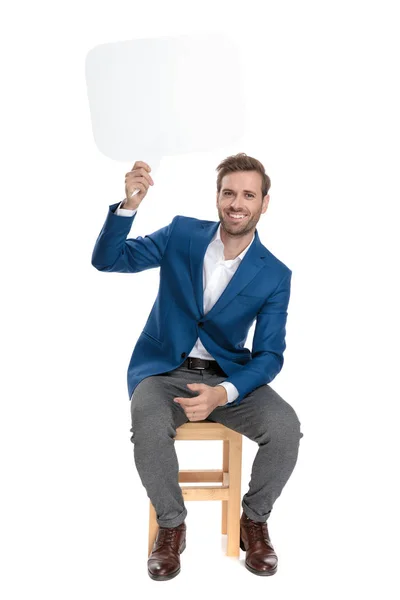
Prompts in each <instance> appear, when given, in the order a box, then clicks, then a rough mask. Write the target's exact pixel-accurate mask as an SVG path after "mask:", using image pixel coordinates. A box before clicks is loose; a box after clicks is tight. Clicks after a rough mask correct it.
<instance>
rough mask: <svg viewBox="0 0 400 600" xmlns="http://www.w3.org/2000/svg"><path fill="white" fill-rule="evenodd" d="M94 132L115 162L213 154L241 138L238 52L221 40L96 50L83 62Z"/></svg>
mask: <svg viewBox="0 0 400 600" xmlns="http://www.w3.org/2000/svg"><path fill="white" fill-rule="evenodd" d="M85 71H86V84H87V93H88V99H89V105H90V115H91V121H92V130H93V135H94V139H95V142H96V145H97V147H98V149H99V150H100V152H102V153H103V154H105V155H106V156H108V157H109V158H112V159H113V160H117V161H124V162H126V161H129V162H133V161H136V160H144V161H145V162H147V163H148V164H149V165H150V166H151V168H152V174H154V171H155V170H156V169H157V168H158V166H159V164H160V161H161V159H162V158H163V157H164V156H170V155H177V154H178V155H179V154H187V153H190V152H201V151H204V152H206V151H211V150H215V149H217V148H220V147H222V146H229V145H230V144H232V143H234V142H236V141H238V140H239V139H240V138H241V137H242V136H243V131H244V111H245V104H244V98H243V92H242V76H241V65H240V55H239V49H238V46H237V45H236V44H235V43H234V41H233V40H231V39H230V38H228V37H226V36H223V35H222V34H215V33H212V34H196V35H190V36H184V35H182V36H174V37H160V38H151V39H138V40H131V41H125V42H116V43H110V44H101V45H99V46H96V47H95V48H93V49H92V50H90V51H89V53H88V54H87V56H86V64H85Z"/></svg>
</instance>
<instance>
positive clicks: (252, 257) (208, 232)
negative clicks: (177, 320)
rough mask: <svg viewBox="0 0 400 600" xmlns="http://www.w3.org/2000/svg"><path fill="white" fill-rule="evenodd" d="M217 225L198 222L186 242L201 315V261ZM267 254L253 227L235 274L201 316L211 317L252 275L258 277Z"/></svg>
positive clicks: (202, 305)
mask: <svg viewBox="0 0 400 600" xmlns="http://www.w3.org/2000/svg"><path fill="white" fill-rule="evenodd" d="M218 226H219V222H217V223H212V224H211V225H210V224H209V223H200V226H199V228H198V229H195V230H194V232H193V234H192V236H191V238H190V243H189V248H190V249H189V252H190V273H191V278H192V283H193V288H194V295H195V298H196V303H197V307H198V309H199V312H200V314H201V315H203V313H204V293H203V262H204V256H205V253H206V251H207V248H208V245H209V243H210V242H211V240H212V238H213V237H214V235H215V232H216V231H217V229H218ZM266 258H267V253H266V252H265V249H264V247H263V245H262V244H261V242H260V238H259V236H258V233H257V228H256V230H255V238H254V242H253V244H252V245H251V246H250V248H249V250H248V251H247V252H246V254H245V257H244V258H243V260H242V261H241V262H240V264H239V267H238V268H237V270H236V272H235V273H234V275H233V277H232V279H231V280H230V282H229V283H228V285H227V286H226V288H225V290H224V291H223V292H222V294H221V296H220V297H219V298H218V300H217V302H216V303H215V304H214V306H213V307H212V308H211V310H210V311H209V312H208V313H207V314H206V315H204V317H202V320H203V321H205V320H206V319H208V318H212V317H214V316H215V314H217V313H218V312H219V311H221V310H223V309H224V308H225V307H226V306H228V304H229V303H230V302H231V301H232V300H233V298H234V297H235V296H236V295H237V294H239V293H240V292H241V291H242V290H243V288H244V287H246V285H247V284H248V283H250V281H251V280H252V279H254V277H256V276H257V274H258V273H259V271H260V270H261V269H262V268H263V267H264V266H265V264H266V263H265V259H266Z"/></svg>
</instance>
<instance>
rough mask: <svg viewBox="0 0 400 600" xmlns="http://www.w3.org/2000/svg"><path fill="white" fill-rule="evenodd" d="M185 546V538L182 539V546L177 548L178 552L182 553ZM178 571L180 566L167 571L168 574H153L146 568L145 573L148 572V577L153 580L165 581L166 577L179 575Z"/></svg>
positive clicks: (171, 577)
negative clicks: (171, 571) (172, 570)
mask: <svg viewBox="0 0 400 600" xmlns="http://www.w3.org/2000/svg"><path fill="white" fill-rule="evenodd" d="M185 548H186V540H185V541H184V543H183V545H182V547H181V548H180V549H179V554H182V552H183V551H184V549H185ZM180 572H181V568H180V567H179V569H177V570H176V571H174V572H173V573H168V575H153V573H150V571H149V570H148V569H147V573H148V575H149V577H151V579H153V580H154V581H167V580H168V579H173V578H174V577H176V576H177V575H179V573H180Z"/></svg>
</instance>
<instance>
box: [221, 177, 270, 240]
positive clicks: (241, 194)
mask: <svg viewBox="0 0 400 600" xmlns="http://www.w3.org/2000/svg"><path fill="white" fill-rule="evenodd" d="M261 184H262V177H261V175H260V173H258V172H257V171H236V172H235V173H229V174H228V175H225V176H224V177H223V178H222V182H221V190H220V192H219V194H218V192H217V209H218V216H219V220H220V221H221V227H222V228H223V229H224V230H225V231H226V232H227V233H229V234H230V235H237V236H243V235H245V234H247V233H249V232H251V231H254V230H255V228H256V225H257V223H258V221H259V219H260V216H261V214H263V213H265V211H266V210H267V207H268V202H269V195H268V194H267V195H266V196H264V198H263V197H262V191H261ZM232 214H233V215H244V216H243V218H239V219H238V218H236V219H235V218H234V217H232V218H231V217H230V215H232Z"/></svg>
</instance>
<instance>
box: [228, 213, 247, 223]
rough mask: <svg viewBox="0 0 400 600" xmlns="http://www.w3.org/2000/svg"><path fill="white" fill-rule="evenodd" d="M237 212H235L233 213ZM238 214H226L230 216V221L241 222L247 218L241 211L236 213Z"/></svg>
mask: <svg viewBox="0 0 400 600" xmlns="http://www.w3.org/2000/svg"><path fill="white" fill-rule="evenodd" d="M233 214H235V213H233ZM236 214H237V215H238V216H237V217H232V216H230V214H229V213H226V216H227V217H228V219H229V221H231V222H232V223H233V222H238V223H240V222H241V221H244V220H245V219H247V216H246V215H242V214H241V213H236Z"/></svg>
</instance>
